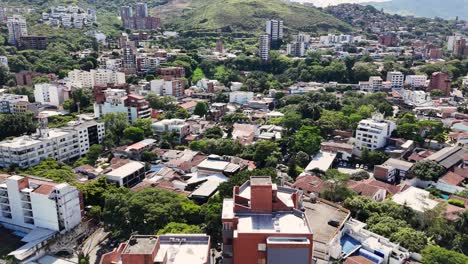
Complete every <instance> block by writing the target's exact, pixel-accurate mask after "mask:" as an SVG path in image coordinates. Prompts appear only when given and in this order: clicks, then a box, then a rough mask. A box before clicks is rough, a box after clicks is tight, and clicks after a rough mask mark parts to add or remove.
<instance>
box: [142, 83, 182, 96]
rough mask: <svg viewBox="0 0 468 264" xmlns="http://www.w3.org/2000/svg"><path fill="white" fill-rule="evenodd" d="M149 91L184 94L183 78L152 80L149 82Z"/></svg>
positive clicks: (158, 93)
mask: <svg viewBox="0 0 468 264" xmlns="http://www.w3.org/2000/svg"><path fill="white" fill-rule="evenodd" d="M150 91H151V93H153V94H157V95H161V96H166V95H167V96H174V97H181V96H184V94H185V80H183V79H171V80H152V81H151V82H150Z"/></svg>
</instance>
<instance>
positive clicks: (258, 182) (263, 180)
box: [250, 176, 272, 186]
mask: <svg viewBox="0 0 468 264" xmlns="http://www.w3.org/2000/svg"><path fill="white" fill-rule="evenodd" d="M250 185H252V186H268V185H272V182H271V178H270V177H268V176H264V177H263V176H254V177H250Z"/></svg>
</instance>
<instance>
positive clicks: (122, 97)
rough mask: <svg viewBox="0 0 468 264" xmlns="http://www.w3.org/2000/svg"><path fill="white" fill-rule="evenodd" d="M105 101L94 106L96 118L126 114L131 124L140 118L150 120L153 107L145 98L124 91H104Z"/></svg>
mask: <svg viewBox="0 0 468 264" xmlns="http://www.w3.org/2000/svg"><path fill="white" fill-rule="evenodd" d="M104 96H105V101H104V102H102V103H95V104H94V116H95V117H96V118H100V117H101V116H102V115H105V114H108V113H126V114H127V115H128V121H129V122H130V123H133V122H135V120H137V119H138V118H150V117H151V107H150V106H149V103H148V101H146V100H145V98H144V97H143V96H140V95H136V94H128V95H127V92H126V91H125V90H123V89H112V88H111V89H107V90H105V91H104Z"/></svg>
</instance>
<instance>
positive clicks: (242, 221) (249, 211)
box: [221, 176, 313, 264]
mask: <svg viewBox="0 0 468 264" xmlns="http://www.w3.org/2000/svg"><path fill="white" fill-rule="evenodd" d="M302 209H303V206H302V192H300V191H298V190H296V189H292V188H289V187H283V186H277V185H276V184H273V183H272V181H271V178H270V177H265V176H256V177H251V178H250V180H249V181H247V182H245V183H244V184H242V186H236V187H234V190H233V198H232V199H224V201H223V210H222V214H221V215H222V224H223V232H222V233H223V257H224V259H225V260H226V261H227V263H233V264H257V263H272V264H273V263H304V264H311V263H313V262H312V254H313V234H312V231H311V230H310V229H309V225H308V221H307V220H308V219H307V218H306V217H305V215H304V213H303V212H302V211H301V210H302Z"/></svg>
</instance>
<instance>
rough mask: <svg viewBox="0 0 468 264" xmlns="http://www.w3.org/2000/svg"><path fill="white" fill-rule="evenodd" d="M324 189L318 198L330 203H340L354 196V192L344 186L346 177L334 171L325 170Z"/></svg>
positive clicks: (346, 180)
mask: <svg viewBox="0 0 468 264" xmlns="http://www.w3.org/2000/svg"><path fill="white" fill-rule="evenodd" d="M324 179H325V180H326V181H325V188H324V189H323V190H322V192H321V193H320V196H321V197H323V198H324V199H326V200H330V201H332V202H342V201H344V200H346V199H347V198H350V197H352V196H354V192H353V191H352V190H351V189H349V188H348V187H347V186H346V183H347V182H348V179H349V178H348V175H346V174H344V173H341V172H339V171H338V170H336V169H330V170H327V171H326V173H325V177H324Z"/></svg>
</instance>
